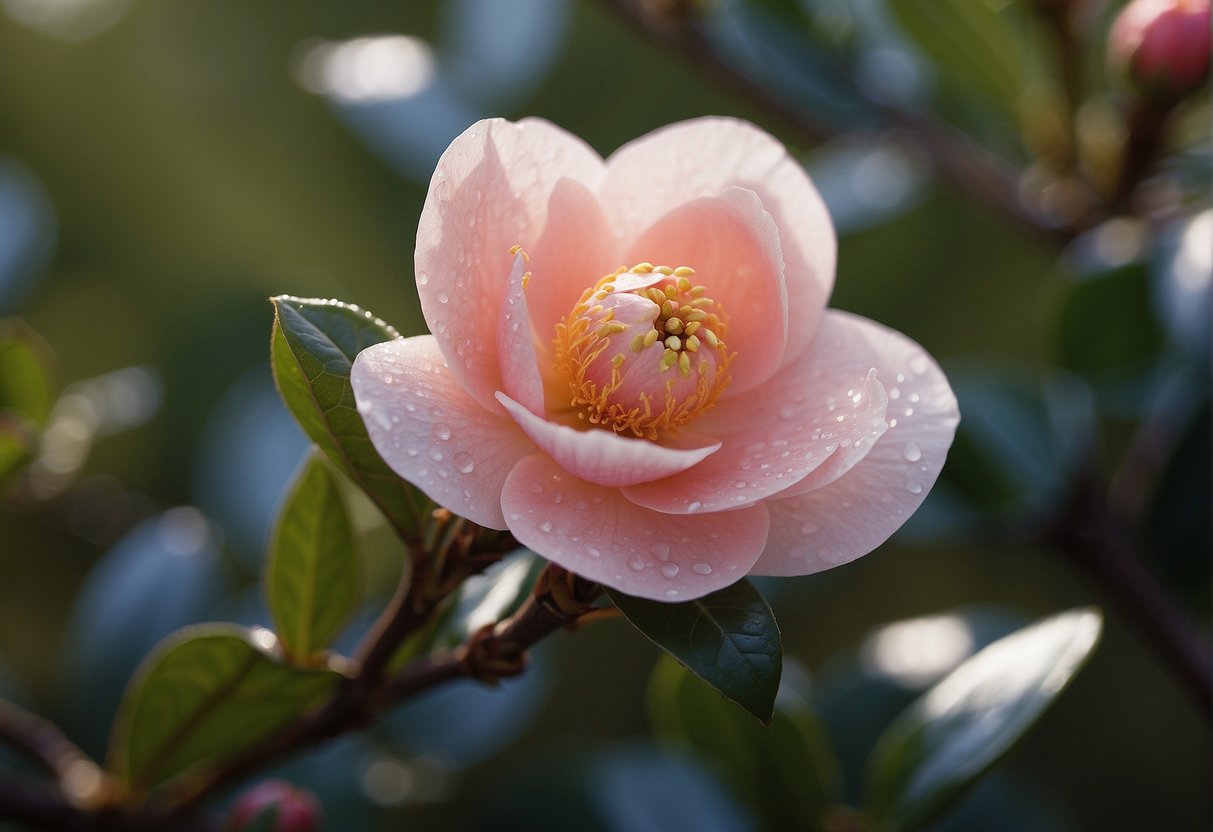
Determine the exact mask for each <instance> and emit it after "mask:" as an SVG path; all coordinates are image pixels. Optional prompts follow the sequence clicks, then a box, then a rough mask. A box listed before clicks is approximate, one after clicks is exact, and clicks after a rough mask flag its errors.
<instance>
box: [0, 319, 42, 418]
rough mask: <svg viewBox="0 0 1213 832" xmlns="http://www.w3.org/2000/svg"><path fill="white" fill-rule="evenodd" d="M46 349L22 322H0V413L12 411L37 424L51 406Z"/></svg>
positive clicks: (11, 320)
mask: <svg viewBox="0 0 1213 832" xmlns="http://www.w3.org/2000/svg"><path fill="white" fill-rule="evenodd" d="M52 363H53V361H52V357H51V352H50V349H49V348H48V347H47V346H46V344H45V342H43V340H42V339H41V338H40V337H39V336H38V334H37V333H36V332H34V330H32V329H30V328H29V327H28V326H27V325H26V324H25V323H23V322H21V321H19V320H16V319H9V320H6V321H0V413H2V412H4V411H16V412H18V413H21V414H24V415H25V417H26V418H27V419H29V420H30V421H32V422H34V423H35V424H37V425H43V424H45V423H46V419H47V417H48V416H49V415H50V412H51V406H52V405H53V404H54V403H55V396H54V385H53V383H52V380H51V375H52V369H51V368H52Z"/></svg>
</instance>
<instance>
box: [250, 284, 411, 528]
mask: <svg viewBox="0 0 1213 832" xmlns="http://www.w3.org/2000/svg"><path fill="white" fill-rule="evenodd" d="M273 304H274V332H273V339H272V343H271V348H270V350H271V363H272V364H273V368H274V379H275V380H276V381H277V383H278V391H279V392H280V393H281V394H282V398H283V400H284V401H285V402H286V406H287V408H288V409H289V410H290V411H291V413H292V414H293V415H294V417H295V418H296V419H297V420H298V421H299V424H300V425H301V426H302V427H303V430H304V432H305V433H307V435H308V436H309V437H310V438H311V440H312V441H313V442H315V443H316V444H317V445H319V446H320V448H321V450H323V451H324V452H325V453H326V454H327V455H328V456H329V458H330V459H332V460H333V462H334V463H336V464H337V466H338V467H339V468H340V469H341V470H342V471H344V472H345V473H346V474H347V475H348V476H349V477H350V479H352V480H353V481H354V482H355V483H356V484H357V485H358V486H359V487H360V488H362V490H363V491H365V492H366V494H367V496H369V497H370V499H371V501H372V502H374V503H375V505H376V506H378V507H379V509H380V511H382V512H383V514H384V516H385V517H386V518H387V519H388V522H389V523H391V524H392V526H393V527H394V528H395V529H396V531H397V533H398V534H399V535H400V536H401V537H402V538H403V539H405V540H412V539H416V538H417V537H418V536H419V534H420V530H421V526H422V522H423V520H424V518H425V517H426V516H427V515H428V512H429V510H430V508H432V506H431V505H430V503H429V501H428V500H427V499H426V497H425V495H423V494H422V493H421V492H420V491H418V490H417V489H416V488H414V487H413V486H412V485H410V484H409V483H407V482H405V481H404V480H402V479H401V478H400V477H398V476H397V475H396V474H395V473H394V472H393V471H392V470H391V469H390V468H388V466H387V464H386V463H384V461H383V460H382V459H381V458H380V456H379V454H378V452H376V450H375V448H374V446H373V445H371V440H370V438H369V437H368V436H367V433H366V426H365V425H364V424H363V422H362V416H360V415H359V413H358V411H357V410H356V408H355V405H354V391H353V389H352V388H351V387H350V366H351V365H352V364H353V363H354V358H355V357H356V356H357V355H358V353H359V352H361V351H362V350H363V349H365V348H366V347H369V346H371V345H372V344H378V343H381V342H383V341H390V340H392V339H394V338H398V337H400V336H399V334H398V333H397V332H396V330H394V329H392V328H391V327H390V326H388V325H387V324H385V323H384V322H383V321H381V320H379V319H378V318H375V317H373V316H372V315H371V314H370V313H369V312H364V311H362V310H360V309H359V308H358V307H356V306H351V305H347V304H343V303H340V302H338V301H326V300H314V299H313V300H306V299H303V298H294V297H289V296H286V295H282V296H279V297H276V298H273Z"/></svg>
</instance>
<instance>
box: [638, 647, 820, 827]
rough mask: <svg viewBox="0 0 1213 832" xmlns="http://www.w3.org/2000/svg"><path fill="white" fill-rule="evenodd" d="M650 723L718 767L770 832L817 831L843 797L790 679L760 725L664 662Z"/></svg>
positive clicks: (655, 679)
mask: <svg viewBox="0 0 1213 832" xmlns="http://www.w3.org/2000/svg"><path fill="white" fill-rule="evenodd" d="M649 717H650V721H651V722H652V724H653V727H654V729H655V730H656V731H657V733H658V734H659V735H660V736H661V737H662V738H663V739H665V740H671V741H674V742H677V743H680V744H683V745H686V746H689V747H690V748H691V749H693V750H695V751H696V752H699V753H701V754H703V755H704V756H706V757H707V758H708V759H709V760H710V761H711V762H712V763H714V764H715V766H716V767H717V768H718V769H720V770H721V771H722V773H723V775H724V776H723V779H724V781H725V782H727V783H729V784H730V785H731V786H732V787H733V788H734V790H735V792H736V793H737V795H738V796H739V797H742V798H744V799H745V801H746V803H747V804H749V805H750V806H751V807H753V808H755V809H757V810H758V812H759V813H760V814H761V815H762V817H763V818H764V819H765V820H766V826H767V828H769V829H772V830H777V829H788V830H793V829H796V830H804V829H820V828H821V827H822V824H823V822H824V819H825V812H826V810H827V808H828V807H829V806H830V805H831V804H832V803H833V802H834V801H836V800H837V799H838V798H839V792H838V787H839V780H838V777H839V773H838V761H837V760H836V759H835V757H834V752H833V750H832V749H831V748H830V745H829V741H828V740H827V739H826V736H825V734H824V732H823V731H822V728H821V726H820V724H819V723H818V721H817V718H816V716H814V714H813V711H812V708H811V707H810V705H809V700H808V697H807V696H806V695H805V694H804V693H803V692H802V691H798V690H795V689H793V686H792V685H790V684H788V681H787V679H785V681H784V683H783V685H782V686H781V687H780V690H779V696H778V697H777V698H776V700H775V711H774V717H773V719H772V720H771V724H770V725H769V726H763V725H759V724H758V723H756V722H754V721H753V720H752V719H750V718H749V717H748V716H746V715H745V714H743V713H742V712H741V711H739V710H737V708H735V707H733V706H732V705H731V704H730V703H728V702H727V701H725V700H724V699H722V698H721V697H720V696H719V695H718V694H717V693H716V691H714V690H712V689H711V688H710V687H708V686H707V685H705V684H703V682H701V681H700V680H699V679H697V678H695V676H693V675H692V674H691V673H689V672H688V671H687V670H686V669H685V668H683V667H682V666H681V665H679V664H678V662H676V661H674V660H673V659H672V658H670V657H669V656H663V657H662V658H661V659H660V660H659V661H658V664H657V667H656V668H655V669H654V671H653V676H652V678H651V679H650V681H649Z"/></svg>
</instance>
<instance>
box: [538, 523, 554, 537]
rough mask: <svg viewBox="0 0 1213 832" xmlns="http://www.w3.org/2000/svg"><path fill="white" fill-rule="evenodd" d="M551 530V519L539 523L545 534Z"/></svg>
mask: <svg viewBox="0 0 1213 832" xmlns="http://www.w3.org/2000/svg"><path fill="white" fill-rule="evenodd" d="M551 530H552V521H551V520H544V521H543V522H542V523H540V524H539V531H541V532H543V533H544V534H547V533H548V532H550V531H551Z"/></svg>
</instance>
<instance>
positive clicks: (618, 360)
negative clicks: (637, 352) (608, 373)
mask: <svg viewBox="0 0 1213 832" xmlns="http://www.w3.org/2000/svg"><path fill="white" fill-rule="evenodd" d="M626 360H627V356H626V355H624V354H623V353H617V354H616V355H615V357H614V358H612V359H611V366H612V367H614V368H615V369H616V370H618V369H619V366H620V365H621V364H623V362H624V361H626Z"/></svg>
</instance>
